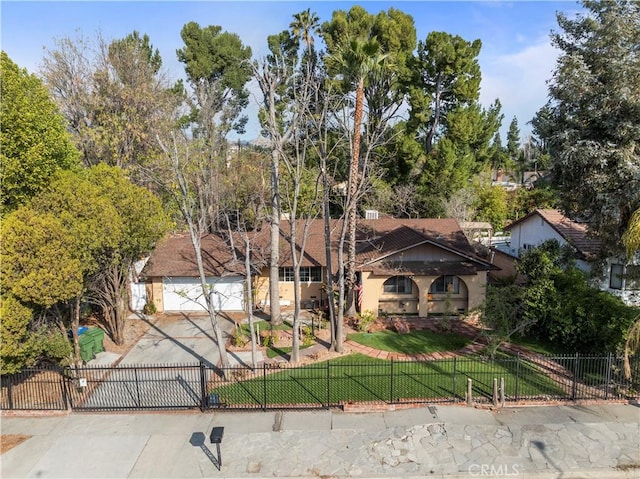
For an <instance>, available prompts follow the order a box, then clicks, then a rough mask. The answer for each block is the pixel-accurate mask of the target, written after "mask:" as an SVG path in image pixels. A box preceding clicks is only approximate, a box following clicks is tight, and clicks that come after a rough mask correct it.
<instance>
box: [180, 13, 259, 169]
mask: <svg viewBox="0 0 640 479" xmlns="http://www.w3.org/2000/svg"><path fill="white" fill-rule="evenodd" d="M180 36H181V37H182V40H183V41H184V45H185V46H184V48H181V49H179V50H177V52H176V53H177V55H178V60H179V61H180V62H181V63H183V64H184V66H185V67H184V70H185V73H186V74H187V80H188V82H189V84H190V85H191V87H192V89H193V94H194V98H193V100H192V103H191V106H192V112H191V116H190V119H191V121H192V122H193V123H194V125H195V128H194V134H195V135H196V136H197V137H201V138H204V139H205V141H206V144H207V146H208V147H209V148H211V149H212V156H213V157H215V156H219V154H220V153H221V150H220V149H221V147H222V146H223V145H224V140H225V138H226V136H227V134H228V133H229V132H230V131H238V132H242V131H243V130H244V125H245V123H246V121H247V118H246V117H241V116H240V113H241V112H242V110H243V109H244V107H245V106H247V103H248V97H249V92H248V91H247V89H246V88H245V85H246V83H247V82H248V81H249V78H250V76H251V68H250V65H249V59H250V58H251V48H250V47H246V46H244V45H243V44H242V41H241V40H240V37H239V36H238V35H237V34H235V33H229V32H224V31H222V27H220V26H217V25H209V26H207V27H200V25H199V24H198V23H196V22H189V23H187V24H186V25H185V26H184V27H183V28H182V31H181V32H180Z"/></svg>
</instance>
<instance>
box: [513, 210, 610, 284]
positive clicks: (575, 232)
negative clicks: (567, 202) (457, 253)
mask: <svg viewBox="0 0 640 479" xmlns="http://www.w3.org/2000/svg"><path fill="white" fill-rule="evenodd" d="M505 231H508V232H509V233H511V239H510V241H508V242H507V243H506V244H505V245H504V249H503V251H504V252H506V253H508V254H510V255H511V256H513V257H515V258H518V257H519V256H520V252H521V251H526V250H529V249H532V248H535V247H536V246H540V245H541V244H542V243H544V242H545V241H549V240H556V241H557V242H558V243H559V244H561V245H566V244H569V245H571V246H572V247H573V249H574V251H575V253H576V262H577V266H578V267H579V268H580V269H581V270H583V271H585V272H589V270H590V269H591V264H590V262H589V260H592V259H594V258H595V257H596V255H597V253H598V250H599V248H600V242H599V241H598V240H597V239H594V238H589V237H588V235H587V226H586V224H584V223H577V222H575V221H572V220H570V219H569V218H567V217H566V216H564V215H563V214H562V213H561V212H560V211H558V210H554V209H536V210H534V211H532V212H531V213H529V214H528V215H526V216H523V217H522V218H520V219H519V220H516V221H514V222H513V223H511V224H510V225H508V226H507V227H506V228H505Z"/></svg>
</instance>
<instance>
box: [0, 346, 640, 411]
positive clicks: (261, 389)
mask: <svg viewBox="0 0 640 479" xmlns="http://www.w3.org/2000/svg"><path fill="white" fill-rule="evenodd" d="M632 366H633V374H632V378H633V379H631V380H628V379H626V378H625V377H624V375H623V361H622V358H621V357H617V356H614V355H612V354H609V355H606V356H580V355H565V356H542V355H518V356H507V357H500V358H497V359H487V358H479V357H454V358H451V359H439V360H428V361H371V360H366V361H362V362H354V361H353V359H350V358H349V357H345V358H341V359H338V360H334V361H331V362H322V363H316V364H310V365H304V366H299V365H289V364H286V363H276V364H264V365H262V366H261V367H259V368H256V369H251V368H248V367H245V366H235V367H231V368H227V369H224V370H222V369H218V368H212V367H210V366H208V365H206V364H205V363H200V364H177V365H147V366H138V365H130V366H118V367H101V366H85V367H81V368H66V369H64V370H57V369H32V370H26V371H24V372H23V373H21V374H18V375H12V376H3V377H2V395H1V396H0V399H1V403H0V406H1V407H2V409H6V410H9V409H66V408H67V407H71V408H73V409H74V410H89V411H96V410H103V411H109V410H112V411H115V410H143V409H189V408H192V409H196V408H200V409H206V408H224V409H263V410H267V409H295V408H307V409H308V408H329V407H336V406H340V405H341V404H344V403H348V402H362V401H376V402H385V403H389V404H402V403H443V402H446V403H456V402H464V401H468V402H472V403H490V402H495V401H498V400H500V401H504V402H505V403H508V402H514V401H531V402H534V401H540V400H567V401H570V400H583V399H603V400H607V399H622V398H629V397H639V391H640V381H639V380H638V378H639V376H640V360H638V359H637V358H636V360H635V361H634V362H633V364H632Z"/></svg>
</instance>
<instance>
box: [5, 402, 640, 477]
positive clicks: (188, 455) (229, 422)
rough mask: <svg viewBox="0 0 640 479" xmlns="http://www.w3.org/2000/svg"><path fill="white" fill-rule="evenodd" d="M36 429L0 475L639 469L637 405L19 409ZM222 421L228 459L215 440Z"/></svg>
mask: <svg viewBox="0 0 640 479" xmlns="http://www.w3.org/2000/svg"><path fill="white" fill-rule="evenodd" d="M1 421H2V422H1V428H2V434H3V435H4V434H26V435H29V436H31V438H30V439H28V440H27V441H25V442H23V443H22V444H20V445H18V446H16V447H15V448H13V449H11V450H10V451H8V452H6V453H5V454H3V455H2V456H1V457H0V459H1V462H2V464H1V469H0V475H1V477H2V478H10V477H11V478H17V477H19V478H23V477H41V478H63V477H64V478H100V477H105V478H106V477H109V478H116V477H117V478H142V477H145V478H201V477H214V478H218V477H228V478H232V477H238V478H240V477H320V476H322V477H398V478H400V477H403V478H407V477H447V478H454V477H487V476H507V477H509V476H512V477H519V478H525V477H526V478H552V477H553V478H556V477H558V478H559V477H562V478H640V408H639V407H637V406H635V405H623V404H608V405H596V406H537V407H526V408H505V409H502V410H499V411H489V410H484V409H474V408H467V407H464V406H438V407H429V408H427V407H425V408H417V409H405V410H398V411H392V412H384V413H345V412H342V411H334V410H330V411H306V412H305V411H301V412H294V411H285V412H207V413H199V412H185V413H132V414H85V413H73V414H70V415H62V416H54V417H50V416H49V417H12V416H5V417H2V420H1ZM217 426H222V427H224V437H223V440H222V444H221V456H222V467H220V470H219V469H218V458H217V451H216V447H215V445H213V444H210V442H209V434H210V432H211V430H212V428H213V427H217Z"/></svg>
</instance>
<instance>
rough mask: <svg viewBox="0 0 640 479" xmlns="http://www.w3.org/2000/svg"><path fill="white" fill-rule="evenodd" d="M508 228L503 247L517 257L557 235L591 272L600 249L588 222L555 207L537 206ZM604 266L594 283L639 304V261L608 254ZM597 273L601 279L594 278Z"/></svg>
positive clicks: (501, 247) (633, 303)
mask: <svg viewBox="0 0 640 479" xmlns="http://www.w3.org/2000/svg"><path fill="white" fill-rule="evenodd" d="M505 230H506V231H508V232H510V233H511V238H510V241H509V242H507V243H506V244H504V245H502V246H500V249H501V250H502V251H503V252H505V253H507V254H509V255H511V256H513V257H514V258H517V257H518V256H519V255H520V253H521V252H522V251H524V250H528V249H531V248H534V247H536V246H539V245H540V244H542V243H544V242H545V241H548V240H552V239H555V240H557V241H558V242H559V243H560V244H561V245H565V244H569V245H571V246H572V247H573V249H574V251H575V253H576V263H577V266H578V267H579V268H580V269H581V270H583V271H585V272H586V273H589V272H592V265H593V261H594V260H595V259H596V258H597V255H598V252H599V249H600V242H599V241H598V240H597V239H594V238H590V237H589V236H588V234H587V226H586V224H584V223H577V222H575V221H572V220H570V219H569V218H567V217H566V216H564V215H563V214H562V213H561V212H559V211H558V210H554V209H537V210H535V211H533V212H531V213H529V214H528V215H526V216H524V217H523V218H521V219H519V220H517V221H514V222H513V223H511V224H510V225H509V226H507V227H506V228H505ZM636 259H637V258H636ZM603 268H604V270H603V271H602V272H601V273H599V274H592V277H593V279H592V281H593V284H594V286H596V287H597V288H599V289H600V290H602V291H608V292H610V293H612V294H614V295H616V296H618V297H620V298H622V300H623V301H624V302H625V303H626V304H629V305H640V281H638V280H633V279H631V278H630V277H634V278H637V277H638V269H639V268H640V267H639V266H638V265H637V261H636V262H635V264H627V262H626V261H625V259H624V258H622V257H619V258H607V259H606V260H605V262H604V264H603ZM593 273H595V272H593ZM598 277H599V278H601V279H595V278H598Z"/></svg>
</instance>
